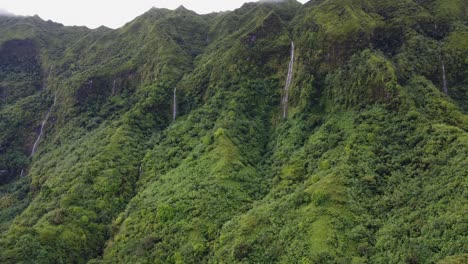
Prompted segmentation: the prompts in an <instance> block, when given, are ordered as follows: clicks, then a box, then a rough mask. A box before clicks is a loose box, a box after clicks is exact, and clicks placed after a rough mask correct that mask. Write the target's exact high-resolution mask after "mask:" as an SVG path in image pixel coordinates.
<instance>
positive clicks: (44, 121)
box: [31, 94, 57, 156]
mask: <svg viewBox="0 0 468 264" xmlns="http://www.w3.org/2000/svg"><path fill="white" fill-rule="evenodd" d="M56 101H57V94H55V96H54V103H53V104H52V106H51V107H49V110H48V111H47V114H46V116H45V118H44V120H43V121H42V123H41V129H40V130H39V135H38V136H37V139H36V141H35V142H34V145H33V148H32V150H31V156H33V155H34V154H35V153H36V150H37V146H38V145H39V142H40V141H41V138H42V135H43V134H44V127H45V125H46V123H47V120H49V116H50V112H52V108H53V107H54V106H55V103H56Z"/></svg>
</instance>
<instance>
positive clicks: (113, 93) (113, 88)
mask: <svg viewBox="0 0 468 264" xmlns="http://www.w3.org/2000/svg"><path fill="white" fill-rule="evenodd" d="M114 95H115V79H114V84H113V85H112V96H114Z"/></svg>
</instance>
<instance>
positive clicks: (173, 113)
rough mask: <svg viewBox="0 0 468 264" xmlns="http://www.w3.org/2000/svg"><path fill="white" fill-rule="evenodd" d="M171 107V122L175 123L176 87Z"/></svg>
mask: <svg viewBox="0 0 468 264" xmlns="http://www.w3.org/2000/svg"><path fill="white" fill-rule="evenodd" d="M172 103H173V106H172V120H173V121H175V120H176V117H177V87H176V88H174V96H173V102H172Z"/></svg>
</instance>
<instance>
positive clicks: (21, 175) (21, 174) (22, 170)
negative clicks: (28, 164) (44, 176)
mask: <svg viewBox="0 0 468 264" xmlns="http://www.w3.org/2000/svg"><path fill="white" fill-rule="evenodd" d="M23 174H24V169H21V173H20V178H21V177H23Z"/></svg>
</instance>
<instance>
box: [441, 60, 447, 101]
mask: <svg viewBox="0 0 468 264" xmlns="http://www.w3.org/2000/svg"><path fill="white" fill-rule="evenodd" d="M442 88H443V89H444V93H445V95H448V87H447V76H446V74H445V64H444V62H443V61H442Z"/></svg>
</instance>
